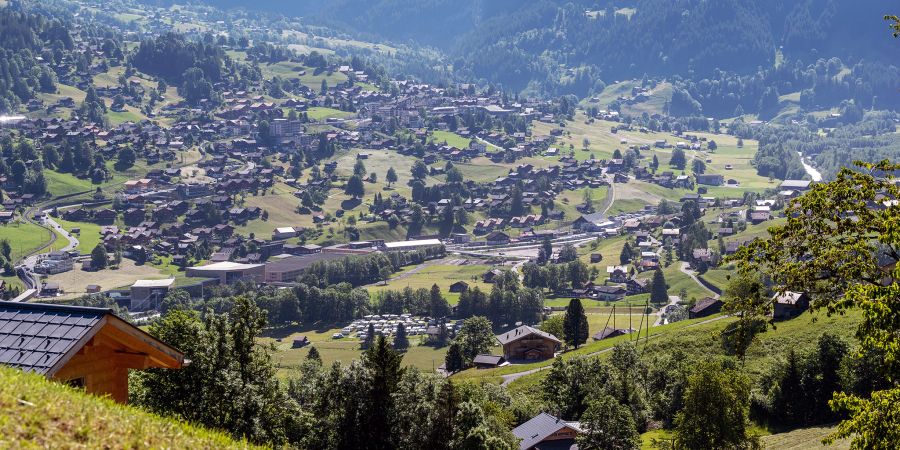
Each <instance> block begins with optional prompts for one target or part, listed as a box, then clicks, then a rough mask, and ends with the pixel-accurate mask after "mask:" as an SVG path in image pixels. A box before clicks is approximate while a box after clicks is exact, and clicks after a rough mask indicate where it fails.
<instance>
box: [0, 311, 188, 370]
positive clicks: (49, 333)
mask: <svg viewBox="0 0 900 450" xmlns="http://www.w3.org/2000/svg"><path fill="white" fill-rule="evenodd" d="M107 324H111V325H113V326H115V327H116V328H118V329H119V331H122V334H123V335H125V336H127V337H128V339H136V340H137V341H140V342H142V343H143V344H146V345H147V346H149V348H152V349H153V352H154V353H155V354H154V355H151V356H152V357H153V359H155V360H158V361H164V362H165V364H162V365H156V364H154V365H153V366H154V367H180V366H181V364H182V363H183V362H184V355H183V354H182V353H181V352H179V351H178V350H175V349H174V348H172V347H170V346H168V345H166V344H164V343H162V342H160V341H158V340H156V339H155V338H153V337H152V336H150V335H149V334H147V333H146V332H144V331H142V330H140V329H139V328H137V327H135V326H133V325H131V324H129V323H128V322H126V321H124V320H122V319H121V318H119V317H117V316H116V315H114V314H113V313H112V310H111V309H107V308H88V307H82V306H66V305H50V304H44V303H17V302H3V301H0V364H6V365H9V366H12V367H16V368H19V369H22V370H24V371H26V372H36V373H40V374H47V375H52V374H53V373H55V372H56V371H58V370H59V369H60V368H62V367H63V365H65V364H66V363H67V362H68V361H69V359H70V358H71V357H72V356H74V354H75V353H77V352H78V351H79V350H80V349H81V348H82V347H83V346H84V345H85V344H86V343H87V342H88V340H90V339H91V338H92V337H93V336H94V335H95V334H96V333H97V332H98V331H100V329H101V328H103V327H104V326H105V325H107ZM137 341H136V342H137Z"/></svg>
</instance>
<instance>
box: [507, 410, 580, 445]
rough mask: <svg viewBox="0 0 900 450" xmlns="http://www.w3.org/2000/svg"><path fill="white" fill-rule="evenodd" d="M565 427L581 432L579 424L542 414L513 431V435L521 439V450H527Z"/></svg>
mask: <svg viewBox="0 0 900 450" xmlns="http://www.w3.org/2000/svg"><path fill="white" fill-rule="evenodd" d="M565 427H568V428H572V429H574V430H575V431H578V432H581V424H580V423H578V422H567V421H565V420H562V419H557V418H556V417H553V416H551V415H550V414H547V413H540V414H538V415H537V416H534V417H533V418H532V419H531V420H529V421H528V422H525V423H523V424H522V425H519V426H517V427H516V428H515V429H513V434H514V435H515V436H516V437H517V438H519V439H521V441H520V442H519V448H520V449H521V450H527V449H530V448H532V447H534V446H535V445H537V444H539V443H540V442H541V441H543V440H544V439H547V438H548V437H550V436H551V435H552V434H554V433H556V432H557V431H559V430H560V429H562V428H565Z"/></svg>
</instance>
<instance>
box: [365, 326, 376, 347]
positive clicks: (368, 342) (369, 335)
mask: <svg viewBox="0 0 900 450" xmlns="http://www.w3.org/2000/svg"><path fill="white" fill-rule="evenodd" d="M373 342H375V325H374V324H371V323H370V324H369V329H368V330H367V331H366V338H365V339H364V340H363V342H362V348H364V349H365V348H371V347H372V343H373Z"/></svg>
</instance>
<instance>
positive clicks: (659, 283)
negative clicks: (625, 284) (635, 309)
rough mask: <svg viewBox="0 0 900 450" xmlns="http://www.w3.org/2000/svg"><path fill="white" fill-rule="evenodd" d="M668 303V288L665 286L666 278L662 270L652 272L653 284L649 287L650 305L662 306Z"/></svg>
mask: <svg viewBox="0 0 900 450" xmlns="http://www.w3.org/2000/svg"><path fill="white" fill-rule="evenodd" d="M668 301H669V287H668V286H666V277H665V275H663V273H662V270H659V269H656V271H654V272H653V282H652V283H651V286H650V303H653V304H656V305H662V304H665V303H668Z"/></svg>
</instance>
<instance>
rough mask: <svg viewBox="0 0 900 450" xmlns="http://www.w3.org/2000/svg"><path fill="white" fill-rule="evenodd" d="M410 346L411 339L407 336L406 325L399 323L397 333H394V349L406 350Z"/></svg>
mask: <svg viewBox="0 0 900 450" xmlns="http://www.w3.org/2000/svg"><path fill="white" fill-rule="evenodd" d="M408 348H409V339H407V337H406V325H403V324H402V323H401V324H398V325H397V334H396V335H394V350H397V351H401V352H402V351H406V349H408Z"/></svg>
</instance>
